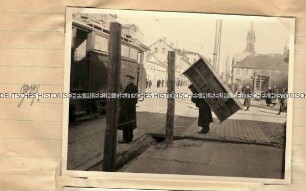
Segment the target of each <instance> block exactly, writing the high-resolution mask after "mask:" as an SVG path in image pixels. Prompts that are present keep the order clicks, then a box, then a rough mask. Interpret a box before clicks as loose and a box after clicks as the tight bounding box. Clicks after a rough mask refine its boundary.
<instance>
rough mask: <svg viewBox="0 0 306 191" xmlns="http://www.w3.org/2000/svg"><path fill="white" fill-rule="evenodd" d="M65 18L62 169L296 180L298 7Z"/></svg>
mask: <svg viewBox="0 0 306 191" xmlns="http://www.w3.org/2000/svg"><path fill="white" fill-rule="evenodd" d="M66 17H67V18H70V19H67V18H66V30H65V32H66V36H65V38H66V49H65V54H66V63H65V64H66V65H65V91H67V92H69V93H71V95H72V97H71V98H70V99H69V100H65V102H64V104H65V105H64V120H65V121H64V123H63V124H64V128H63V157H64V159H63V161H64V162H63V168H64V169H65V170H67V171H69V172H71V171H81V172H83V171H85V172H96V173H97V172H113V173H114V174H123V175H124V174H125V173H126V174H129V175H130V174H139V173H143V174H155V175H160V177H166V176H167V175H177V176H178V177H180V176H181V177H189V178H190V177H191V178H192V177H193V176H195V177H203V179H204V180H205V179H206V180H227V181H228V180H230V181H240V180H241V181H244V182H264V183H271V182H277V183H289V182H290V176H291V174H290V171H291V166H290V161H291V139H292V138H291V131H292V129H291V128H292V101H290V100H289V99H288V97H287V96H286V95H288V94H287V93H288V92H292V90H293V87H292V86H293V59H294V58H293V51H294V28H295V19H294V18H285V17H259V16H246V15H245V16H244V15H218V14H204V13H188V12H162V11H140V10H112V9H77V8H74V9H73V10H72V11H68V12H67V15H66ZM288 181H289V182H288Z"/></svg>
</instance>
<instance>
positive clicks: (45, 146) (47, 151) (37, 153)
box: [0, 139, 62, 158]
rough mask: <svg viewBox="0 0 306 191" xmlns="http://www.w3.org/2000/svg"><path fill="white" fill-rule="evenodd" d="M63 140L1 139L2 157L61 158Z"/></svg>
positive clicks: (0, 149) (0, 151) (0, 150)
mask: <svg viewBox="0 0 306 191" xmlns="http://www.w3.org/2000/svg"><path fill="white" fill-rule="evenodd" d="M61 143H62V140H52V139H0V146H1V147H0V153H1V156H2V157H50V158H54V157H56V158H59V157H61Z"/></svg>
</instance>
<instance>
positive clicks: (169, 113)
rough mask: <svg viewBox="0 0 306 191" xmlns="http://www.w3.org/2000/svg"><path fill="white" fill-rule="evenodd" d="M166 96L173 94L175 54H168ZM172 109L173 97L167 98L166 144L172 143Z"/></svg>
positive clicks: (173, 105)
mask: <svg viewBox="0 0 306 191" xmlns="http://www.w3.org/2000/svg"><path fill="white" fill-rule="evenodd" d="M167 88H168V91H167V93H168V95H171V94H172V95H173V94H174V93H175V52H174V51H169V52H168V83H167ZM174 108H175V100H174V97H169V98H168V106H167V119H166V142H167V144H170V143H172V141H173V128H174Z"/></svg>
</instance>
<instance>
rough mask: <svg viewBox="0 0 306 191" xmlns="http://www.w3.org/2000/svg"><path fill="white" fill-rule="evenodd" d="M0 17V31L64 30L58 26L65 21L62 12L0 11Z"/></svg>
mask: <svg viewBox="0 0 306 191" xmlns="http://www.w3.org/2000/svg"><path fill="white" fill-rule="evenodd" d="M0 17H1V20H0V31H1V30H4V31H41V32H50V31H58V32H64V28H63V27H59V26H60V24H61V23H64V22H65V15H64V14H42V15H41V14H19V13H0ZM42 20H44V22H41V21H42Z"/></svg>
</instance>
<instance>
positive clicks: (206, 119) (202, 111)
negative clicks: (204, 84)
mask: <svg viewBox="0 0 306 191" xmlns="http://www.w3.org/2000/svg"><path fill="white" fill-rule="evenodd" d="M188 88H189V89H190V91H191V92H192V93H193V94H198V93H199V92H198V91H197V90H196V88H195V87H194V86H193V85H192V84H191V85H190V86H188ZM191 101H192V102H193V103H195V104H196V106H197V107H198V108H199V118H198V126H199V127H200V129H201V130H200V131H199V133H204V134H206V133H208V132H209V129H210V128H209V124H210V123H211V122H213V118H212V114H211V109H210V107H209V105H208V104H207V102H206V101H205V100H204V99H203V98H199V97H197V96H192V98H191Z"/></svg>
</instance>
